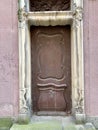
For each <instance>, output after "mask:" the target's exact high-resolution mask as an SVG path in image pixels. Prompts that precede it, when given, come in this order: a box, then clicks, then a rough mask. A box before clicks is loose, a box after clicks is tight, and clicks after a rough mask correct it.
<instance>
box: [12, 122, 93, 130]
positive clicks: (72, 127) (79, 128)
mask: <svg viewBox="0 0 98 130" xmlns="http://www.w3.org/2000/svg"><path fill="white" fill-rule="evenodd" d="M65 124H66V123H65ZM10 130H95V128H94V126H93V125H92V124H91V123H87V124H85V125H76V124H72V123H71V124H68V125H67V124H66V125H64V124H62V123H61V122H59V121H44V122H43V121H42V122H41V121H39V122H34V123H32V124H27V125H19V124H14V125H13V126H12V127H11V129H10Z"/></svg>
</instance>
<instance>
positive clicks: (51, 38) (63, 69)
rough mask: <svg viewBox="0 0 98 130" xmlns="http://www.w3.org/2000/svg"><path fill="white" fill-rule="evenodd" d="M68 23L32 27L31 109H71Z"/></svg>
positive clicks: (44, 110)
mask: <svg viewBox="0 0 98 130" xmlns="http://www.w3.org/2000/svg"><path fill="white" fill-rule="evenodd" d="M70 39H71V38H70V26H64V27H62V26H56V27H33V26H32V27H31V59H32V60H31V61H32V104H33V106H32V107H33V111H34V112H39V111H40V112H61V111H63V112H66V113H67V112H70V111H71V47H70V46H71V45H70Z"/></svg>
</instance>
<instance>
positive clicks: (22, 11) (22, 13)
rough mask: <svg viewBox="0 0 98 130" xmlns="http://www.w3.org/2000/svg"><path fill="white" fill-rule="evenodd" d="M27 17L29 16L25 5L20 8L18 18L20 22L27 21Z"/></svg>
mask: <svg viewBox="0 0 98 130" xmlns="http://www.w3.org/2000/svg"><path fill="white" fill-rule="evenodd" d="M26 17H27V13H26V11H25V7H24V8H20V9H19V10H18V19H19V22H23V21H25V20H26Z"/></svg>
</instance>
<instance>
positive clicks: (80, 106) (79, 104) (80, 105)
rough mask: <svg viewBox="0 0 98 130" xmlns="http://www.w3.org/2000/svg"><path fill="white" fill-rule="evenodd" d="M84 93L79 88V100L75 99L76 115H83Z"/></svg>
mask: <svg viewBox="0 0 98 130" xmlns="http://www.w3.org/2000/svg"><path fill="white" fill-rule="evenodd" d="M82 95H83V91H82V90H80V89H79V88H77V99H75V101H76V106H75V111H76V113H81V114H82V113H83V101H84V99H83V96H82Z"/></svg>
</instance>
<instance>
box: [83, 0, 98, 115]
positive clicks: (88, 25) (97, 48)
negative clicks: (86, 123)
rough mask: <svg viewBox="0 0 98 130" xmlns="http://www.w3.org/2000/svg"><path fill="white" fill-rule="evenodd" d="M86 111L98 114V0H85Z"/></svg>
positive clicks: (89, 113)
mask: <svg viewBox="0 0 98 130" xmlns="http://www.w3.org/2000/svg"><path fill="white" fill-rule="evenodd" d="M84 58H85V95H86V98H85V100H86V113H87V115H90V116H98V0H84Z"/></svg>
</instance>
